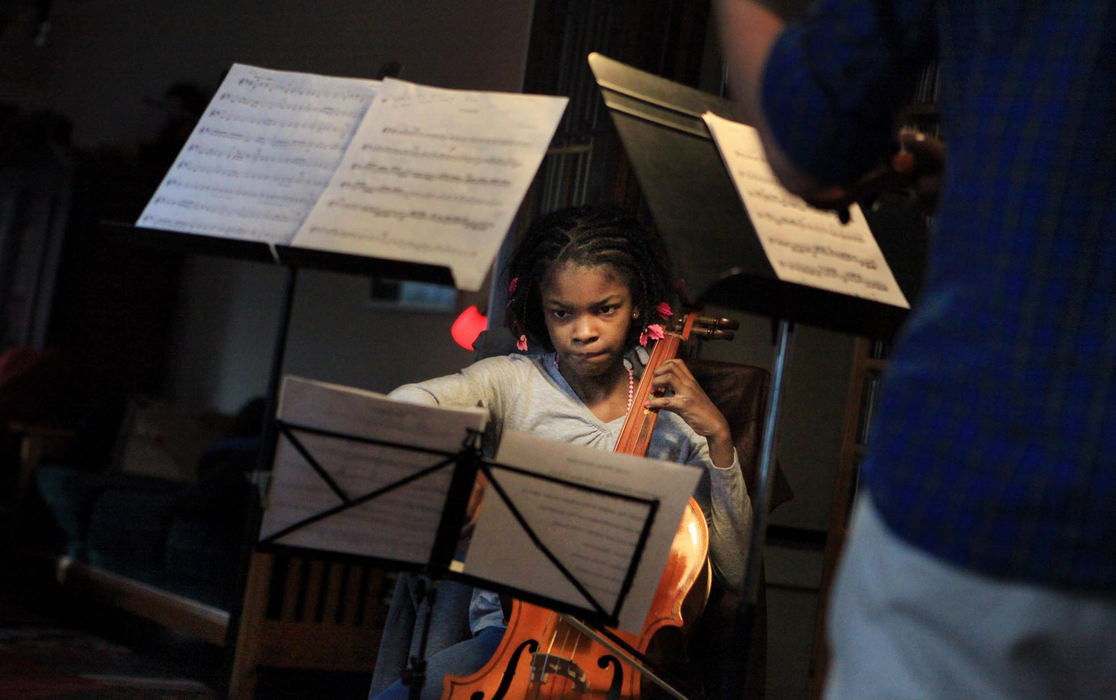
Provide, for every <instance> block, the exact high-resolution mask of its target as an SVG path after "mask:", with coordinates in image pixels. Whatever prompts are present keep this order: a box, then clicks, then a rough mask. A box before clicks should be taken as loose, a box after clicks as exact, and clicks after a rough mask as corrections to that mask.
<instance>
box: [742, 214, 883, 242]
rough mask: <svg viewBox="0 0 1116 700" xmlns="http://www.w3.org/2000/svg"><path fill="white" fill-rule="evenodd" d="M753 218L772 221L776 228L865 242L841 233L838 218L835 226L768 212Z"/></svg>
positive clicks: (852, 235)
mask: <svg viewBox="0 0 1116 700" xmlns="http://www.w3.org/2000/svg"><path fill="white" fill-rule="evenodd" d="M753 216H755V217H756V218H757V219H760V220H763V221H770V222H771V223H773V224H775V225H776V226H793V227H795V228H798V229H805V230H807V231H813V232H814V233H824V234H825V235H827V236H834V237H836V238H842V239H844V240H848V241H857V242H862V241H863V240H864V239H862V238H861V237H860V236H858V235H856V234H850V233H843V232H842V231H841V228H840V224H839V222H837V220H836V217H834V222H833V223H834V225H832V226H827V225H825V224H821V223H817V222H814V221H807V219H806V218H805V217H800V216H787V215H783V214H772V213H771V212H766V211H761V212H759V213H758V214H754V215H753Z"/></svg>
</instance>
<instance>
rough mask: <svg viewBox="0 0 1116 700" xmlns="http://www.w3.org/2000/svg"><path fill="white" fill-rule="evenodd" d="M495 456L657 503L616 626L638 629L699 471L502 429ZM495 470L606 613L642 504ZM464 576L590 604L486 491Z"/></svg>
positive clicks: (630, 547)
mask: <svg viewBox="0 0 1116 700" xmlns="http://www.w3.org/2000/svg"><path fill="white" fill-rule="evenodd" d="M495 461H496V462H498V463H500V464H507V465H510V466H516V467H520V468H523V469H526V470H529V471H532V472H535V473H538V474H546V475H550V476H556V477H561V478H564V479H567V480H569V481H574V482H577V483H582V484H586V485H589V486H595V487H598V488H602V489H608V490H611V491H616V492H619V493H625V494H629V495H634V496H640V497H644V498H653V499H658V500H659V510H658V513H657V515H656V517H655V520H654V523H653V525H652V528H651V533H650V537H649V538H648V540H647V543H646V545H645V548H644V552H643V556H642V559H641V561H640V565H639V568H638V569H637V571H636V576H635V580H634V582H633V585H632V588H631V590H630V591H629V593H628V596H627V598H626V600H625V601H624V604H623V607H622V608H621V609H620V612H619V616H618V617H619V622H620V627H621V628H622V629H625V630H629V631H632V632H634V633H638V632H639V631H640V629H641V627H642V625H643V622H644V619H645V618H646V616H647V612H648V610H649V609H650V606H651V602H652V600H653V599H654V596H655V590H656V588H657V587H658V584H659V579H660V578H661V575H662V572H663V569H664V568H665V566H666V562H667V558H668V556H669V555H670V548H671V544H672V543H673V541H674V536H675V534H676V533H677V532H678V526H679V524H680V523H681V521H682V514H683V510H684V508H685V507H686V504H687V503H688V502H689V499H690V495H691V494H692V493H693V491H694V488H695V487H696V486H697V482H698V479H700V478H701V473H702V472H701V469H697V468H694V467H690V466H685V465H679V464H674V463H672V462H664V461H661V460H653V459H646V458H643V457H634V456H631V455H623V454H616V453H613V452H608V451H604V450H599V449H595V448H590V447H586V446H584V445H571V444H566V443H559V442H555V441H552V440H545V439H542V438H538V437H535V436H532V435H529V434H524V433H516V432H508V433H505V434H504V435H503V437H502V438H501V441H500V448H499V451H498V453H497V455H496V460H495ZM494 476H495V478H497V479H499V480H500V483H501V484H502V485H503V486H504V488H505V490H507V491H508V493H509V496H510V498H511V500H512V502H513V503H514V504H516V507H517V508H518V509H519V510H520V512H521V513H522V514H523V515H524V516H525V517H526V518H527V521H528V523H529V524H530V525H531V527H532V529H533V530H534V532H535V534H536V535H538V536H539V538H540V539H541V540H542V541H543V543H544V544H545V545H546V546H547V547H548V548H549V549H550V550H551V552H552V553H553V554H554V555H555V556H556V557H557V558H558V560H559V561H561V562H562V563H563V565H564V566H565V567H566V568H567V569H569V570H570V572H571V573H572V574H573V576H574V577H575V578H576V579H577V580H578V581H579V582H581V584H582V585H583V586H585V588H586V590H588V591H589V593H590V594H591V595H592V596H593V597H594V598H595V599H596V600H597V601H598V602H599V603H600V604H601V605H602V607H603V608H604V609H605V610H606V611H611V610H612V608H613V607H614V606H615V604H616V600H617V595H618V593H619V592H620V584H621V583H622V581H623V577H624V575H625V573H626V571H627V569H628V565H629V563H630V562H631V560H632V556H633V553H634V547H635V545H636V538H638V536H639V533H640V530H641V529H642V527H643V523H644V521H645V519H646V515H647V512H646V510H647V509H646V506H644V505H642V504H632V503H629V502H625V501H618V500H617V499H615V498H612V497H608V496H603V495H595V494H592V493H588V492H583V491H579V490H576V489H572V488H569V487H562V486H560V485H555V484H553V483H549V482H541V481H540V480H538V479H533V478H531V477H527V476H521V475H517V474H513V473H510V472H507V471H505V470H500V469H497V470H496V471H495V472H494ZM465 573H467V574H471V575H474V576H479V577H481V578H484V579H486V580H490V581H496V582H499V583H503V584H506V585H511V586H515V587H518V588H522V589H526V590H530V591H533V592H536V593H539V594H542V595H545V596H548V597H550V598H552V599H554V600H560V601H563V602H566V603H569V604H571V605H576V606H580V607H587V608H588V607H591V604H590V603H589V602H588V601H587V600H586V599H585V597H584V596H582V594H581V593H580V592H579V591H578V590H577V589H576V588H575V587H574V586H573V585H572V584H570V583H569V582H568V581H567V580H566V578H565V577H564V576H563V575H562V574H561V572H560V571H559V570H558V569H557V568H556V567H555V566H554V565H553V564H552V563H551V562H550V561H549V560H548V559H547V558H546V557H545V556H544V555H543V554H542V553H541V552H540V551H539V549H538V548H537V547H536V546H535V545H534V543H533V542H531V541H530V539H529V538H528V537H527V535H526V534H525V533H524V531H523V529H522V528H521V527H520V525H519V523H518V522H517V521H516V520H515V518H514V516H513V515H512V514H511V511H510V510H508V508H507V506H505V505H504V503H503V501H502V500H501V499H500V498H499V496H497V495H496V494H495V493H494V492H493V491H492V490H491V487H490V490H489V491H487V492H486V493H485V496H484V502H483V504H482V506H481V509H480V515H479V519H478V522H477V528H476V531H475V532H474V534H473V538H472V541H471V542H470V544H469V550H468V555H467V557H466V561H465Z"/></svg>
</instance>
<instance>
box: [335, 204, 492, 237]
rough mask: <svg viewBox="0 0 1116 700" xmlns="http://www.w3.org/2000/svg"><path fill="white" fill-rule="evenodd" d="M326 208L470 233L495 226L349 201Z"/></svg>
mask: <svg viewBox="0 0 1116 700" xmlns="http://www.w3.org/2000/svg"><path fill="white" fill-rule="evenodd" d="M326 206H327V207H328V208H330V209H332V208H337V209H346V210H348V211H360V212H364V213H365V214H371V215H372V216H375V217H376V218H378V219H395V220H396V221H404V220H407V219H413V220H415V221H428V222H430V223H432V224H444V225H446V226H464V227H465V228H467V229H469V230H470V231H487V230H488V229H490V228H492V227H493V226H494V224H493V223H492V222H491V221H477V220H476V219H470V218H469V217H467V216H460V215H457V214H438V213H435V212H428V211H424V210H422V209H410V210H408V211H403V210H401V209H389V208H387V207H380V206H376V205H375V204H362V203H360V202H350V201H349V200H347V199H331V200H329V201H328V202H326Z"/></svg>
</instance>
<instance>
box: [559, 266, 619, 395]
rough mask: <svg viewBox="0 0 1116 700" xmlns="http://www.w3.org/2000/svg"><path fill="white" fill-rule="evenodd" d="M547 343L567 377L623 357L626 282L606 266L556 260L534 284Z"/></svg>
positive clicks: (591, 373)
mask: <svg viewBox="0 0 1116 700" xmlns="http://www.w3.org/2000/svg"><path fill="white" fill-rule="evenodd" d="M539 292H540V294H541V296H542V310H543V315H544V316H545V318H546V329H547V331H548V332H549V333H550V342H551V343H552V344H553V345H554V349H555V350H556V351H557V352H558V360H559V365H558V366H559V367H561V369H562V374H564V375H565V376H566V377H567V378H583V379H585V378H590V377H595V376H600V375H603V374H606V373H607V372H609V371H610V370H613V369H614V368H615V367H616V365H617V364H618V363H620V362H621V361H622V359H623V354H624V351H625V350H626V347H625V345H626V339H627V337H628V328H629V327H630V326H631V324H632V321H633V314H635V313H636V312H635V310H634V307H633V305H632V303H633V302H632V293H631V289H630V288H629V286H628V283H627V282H626V281H625V280H624V279H623V277H622V276H621V275H620V274H619V273H617V271H616V269H615V268H613V267H612V266H611V265H588V266H587V265H578V264H576V263H569V262H567V263H562V264H561V265H559V266H557V267H554V268H551V270H550V272H549V274H547V275H546V277H545V278H544V279H543V280H542V281H541V283H540V284H539Z"/></svg>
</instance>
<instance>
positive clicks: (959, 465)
mask: <svg viewBox="0 0 1116 700" xmlns="http://www.w3.org/2000/svg"><path fill="white" fill-rule="evenodd" d="M931 57H937V58H938V60H939V61H940V63H939V68H940V74H941V85H942V92H941V96H940V99H939V107H940V110H941V118H942V130H943V137H944V139H945V141H946V144H947V150H948V156H947V170H946V176H945V181H944V186H943V190H942V198H941V205H940V208H939V211H938V215H937V217H936V219H935V227H934V231H933V233H932V238H931V246H930V260H929V268H928V271H927V277H926V281H925V286H924V288H923V293H922V298H921V299H920V300H919V302H918V304H917V308H915V309H914V311H913V312H912V314H911V316H910V317H909V319H908V321H907V323H906V325H905V327H904V329H903V331H902V333H901V336H900V338H899V340H898V342H897V345H896V349H895V352H894V353H893V356H892V359H891V361H890V363H889V369H888V371H887V373H886V375H885V378H884V383H883V388H882V392H881V404H880V408H879V410H878V411H877V413H876V414H877V416H879V418H878V420H877V423H876V425H875V426H874V427H873V429H872V436H873V444H872V445H871V446H870V449H869V454H868V455H867V457H866V458H865V462H864V464H863V465H862V483H863V484H865V485H866V487H867V489H868V490H869V492H870V493H871V495H872V498H873V501H874V503H875V504H876V506H877V508H878V510H879V511H880V514H881V515H882V516H883V518H884V520H885V521H886V522H887V523H888V525H889V526H890V527H891V529H892V530H893V531H894V532H895V533H896V534H898V535H899V536H900V537H901V538H903V539H905V540H906V541H908V542H910V543H912V544H914V545H916V546H917V547H920V548H922V549H923V550H925V551H928V552H930V553H931V554H934V555H937V556H939V557H941V558H943V559H945V560H947V561H950V562H953V563H955V564H959V565H961V566H965V567H968V568H970V569H974V570H977V571H980V572H983V573H987V574H992V575H998V576H1007V577H1012V578H1016V579H1023V580H1028V581H1034V582H1040V583H1047V584H1054V585H1059V586H1070V587H1079V588H1094V589H1097V588H1107V589H1112V588H1113V587H1116V312H1113V311H1112V310H1110V304H1112V303H1113V302H1116V2H1114V1H1113V0H1092V1H1087V0H1077V1H1076V2H1066V1H1065V0H1053V1H1051V2H1038V1H1029V0H1018V1H1017V2H1000V3H992V2H989V0H944V1H942V2H932V1H930V0H893V1H891V2H886V1H884V0H845V1H843V2H841V1H838V0H832V1H831V0H820V1H819V2H818V3H817V6H816V7H815V9H814V12H813V14H812V15H811V16H810V17H809V18H807V19H806V20H805V21H804V22H803V23H802V24H801V25H800V26H798V27H796V28H793V29H791V30H789V31H788V32H786V33H785V34H784V36H783V37H782V38H781V39H780V41H779V43H778V44H777V45H776V47H775V49H774V52H773V54H772V56H771V59H770V61H769V63H768V67H767V69H766V73H765V78H764V87H763V99H764V108H765V110H766V112H767V115H768V119H769V121H770V122H771V124H772V125H773V128H774V131H775V137H776V139H777V140H778V142H779V143H780V144H781V145H782V147H783V148H785V149H786V150H787V152H788V154H789V155H790V156H791V158H792V159H793V160H794V161H795V162H796V163H797V164H798V165H799V166H800V167H801V168H803V169H804V170H806V171H807V172H810V173H812V174H814V175H815V176H816V177H818V178H819V179H821V180H823V181H830V182H832V181H835V180H836V181H838V182H848V181H851V180H853V179H855V178H856V176H858V175H859V174H860V173H862V172H863V171H864V169H865V168H866V167H867V166H868V165H870V164H871V163H873V162H874V161H876V159H878V158H879V157H880V155H881V153H882V152H884V151H885V150H886V149H887V147H888V144H889V141H890V138H891V133H890V132H891V116H890V115H891V112H892V110H893V108H895V107H897V106H899V105H901V104H903V102H904V100H905V98H906V97H907V96H908V95H909V94H910V92H911V90H912V88H913V80H914V79H915V77H916V75H917V71H918V69H919V67H920V66H921V65H922V64H923V62H924V60H925V59H927V58H931Z"/></svg>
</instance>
